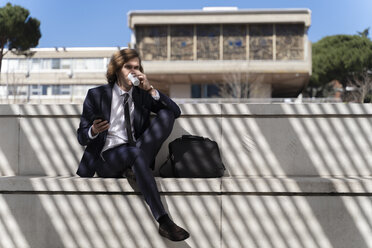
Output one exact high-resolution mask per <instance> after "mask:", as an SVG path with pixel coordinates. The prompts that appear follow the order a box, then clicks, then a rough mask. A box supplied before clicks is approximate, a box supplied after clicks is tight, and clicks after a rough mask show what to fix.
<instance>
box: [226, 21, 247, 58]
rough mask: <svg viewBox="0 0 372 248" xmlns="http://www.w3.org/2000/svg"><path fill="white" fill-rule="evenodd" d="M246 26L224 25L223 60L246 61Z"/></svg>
mask: <svg viewBox="0 0 372 248" xmlns="http://www.w3.org/2000/svg"><path fill="white" fill-rule="evenodd" d="M246 33H247V27H246V25H237V24H235V25H223V59H224V60H234V59H236V60H245V59H246Z"/></svg>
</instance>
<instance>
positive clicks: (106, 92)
mask: <svg viewBox="0 0 372 248" xmlns="http://www.w3.org/2000/svg"><path fill="white" fill-rule="evenodd" d="M130 74H132V76H133V77H135V78H137V79H138V80H139V85H138V86H134V85H133V83H132V81H131V80H130V79H129V78H128V76H129V77H130ZM106 77H107V81H108V84H107V85H103V86H99V87H96V88H93V89H90V90H89V91H88V94H87V96H86V98H85V101H84V106H83V113H82V115H81V119H80V125H79V128H78V130H77V135H78V141H79V143H80V144H81V145H83V146H86V149H85V152H84V155H83V157H82V159H81V162H80V164H79V168H78V171H77V174H78V175H80V176H81V177H92V176H93V175H94V174H95V173H97V175H98V176H100V177H123V175H126V174H127V173H128V172H130V171H131V170H133V173H134V176H135V179H136V183H137V185H138V187H139V189H140V191H141V193H142V194H143V196H144V198H145V200H146V203H147V204H148V205H149V207H150V209H151V212H152V214H153V216H154V218H155V219H156V220H157V221H158V222H159V233H160V234H161V235H162V236H164V237H166V238H168V239H170V240H173V241H181V240H184V239H187V238H188V237H189V233H188V232H187V231H185V230H184V229H183V228H181V227H179V226H177V225H176V224H175V223H174V222H173V221H172V220H171V219H170V218H169V216H168V214H167V213H166V211H165V209H164V206H163V204H162V202H161V200H160V195H159V192H158V189H157V185H156V183H155V180H154V177H153V174H152V171H151V169H150V167H151V166H152V165H153V162H154V159H155V156H156V154H157V153H158V151H159V149H160V147H161V145H162V143H163V142H164V141H165V140H166V138H167V137H168V136H169V134H170V133H171V131H172V129H173V124H174V120H175V119H176V118H177V117H179V116H180V109H179V107H178V106H177V104H176V103H175V102H173V101H172V100H171V99H170V98H169V97H167V96H166V95H164V94H162V93H161V92H159V91H158V90H156V89H155V88H154V87H153V86H152V85H151V84H150V83H149V81H148V80H147V78H146V75H145V74H144V70H143V67H142V64H141V58H140V57H139V54H138V53H137V52H136V50H134V49H122V50H120V51H117V52H116V53H114V55H113V56H112V58H111V60H110V63H109V65H108V69H107V74H106ZM151 112H153V113H156V116H155V117H154V118H153V119H152V120H151V121H150V113H151ZM128 174H129V173H128Z"/></svg>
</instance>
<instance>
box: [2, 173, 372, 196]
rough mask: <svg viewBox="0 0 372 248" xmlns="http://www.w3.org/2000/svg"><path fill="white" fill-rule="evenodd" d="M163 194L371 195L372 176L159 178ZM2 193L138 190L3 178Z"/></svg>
mask: <svg viewBox="0 0 372 248" xmlns="http://www.w3.org/2000/svg"><path fill="white" fill-rule="evenodd" d="M156 182H157V184H158V187H159V191H160V192H161V193H164V194H169V193H170V194H173V193H177V194H178V193H179V194H196V195H197V194H211V195H216V194H226V195H228V194H274V195H275V194H284V195H285V194H299V195H301V194H303V195H308V194H372V177H233V178H232V177H227V178H211V179H204V178H156ZM0 192H2V193H17V192H22V193H25V192H29V193H32V192H35V193H40V192H48V193H51V194H53V193H61V192H66V193H74V192H77V193H108V194H111V193H121V194H126V193H135V192H138V191H137V190H135V189H133V188H132V186H131V184H130V183H129V182H128V180H127V179H125V178H120V179H115V178H80V177H37V176H36V177H33V176H7V177H0Z"/></svg>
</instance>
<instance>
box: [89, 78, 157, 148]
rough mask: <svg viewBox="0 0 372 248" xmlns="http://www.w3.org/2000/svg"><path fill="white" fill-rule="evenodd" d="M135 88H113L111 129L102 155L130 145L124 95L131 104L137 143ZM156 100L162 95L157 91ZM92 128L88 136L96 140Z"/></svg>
mask: <svg viewBox="0 0 372 248" xmlns="http://www.w3.org/2000/svg"><path fill="white" fill-rule="evenodd" d="M132 92H133V88H131V89H130V90H129V91H128V92H126V91H124V90H122V89H120V87H119V86H118V85H117V84H114V87H113V88H112V99H111V114H110V127H109V129H108V130H107V136H106V142H105V145H104V146H103V148H102V151H101V154H102V153H103V152H104V151H107V150H108V149H111V148H113V147H116V146H119V145H121V144H125V143H128V136H127V132H126V128H125V120H124V119H125V117H124V94H125V93H128V94H129V98H128V104H129V114H130V122H131V127H132V134H133V140H134V141H136V138H135V137H134V128H133V119H134V118H133V112H134V103H133V98H132ZM153 98H154V99H155V100H159V99H160V94H159V92H158V91H157V90H156V95H155V96H153ZM91 129H92V127H90V129H89V131H88V135H89V138H90V139H95V138H96V137H97V136H98V134H97V135H95V136H92V135H91Z"/></svg>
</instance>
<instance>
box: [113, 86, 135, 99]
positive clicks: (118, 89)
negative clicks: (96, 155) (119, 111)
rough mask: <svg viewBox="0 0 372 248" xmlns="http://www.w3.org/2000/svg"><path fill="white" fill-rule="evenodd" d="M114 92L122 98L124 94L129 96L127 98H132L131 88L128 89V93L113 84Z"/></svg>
mask: <svg viewBox="0 0 372 248" xmlns="http://www.w3.org/2000/svg"><path fill="white" fill-rule="evenodd" d="M114 91H115V93H116V94H117V95H119V96H122V95H124V94H125V93H128V94H129V97H132V92H133V87H132V88H130V90H129V91H125V90H122V89H120V87H119V85H118V84H116V83H115V84H114Z"/></svg>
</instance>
